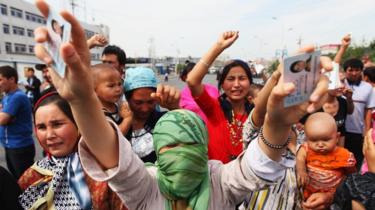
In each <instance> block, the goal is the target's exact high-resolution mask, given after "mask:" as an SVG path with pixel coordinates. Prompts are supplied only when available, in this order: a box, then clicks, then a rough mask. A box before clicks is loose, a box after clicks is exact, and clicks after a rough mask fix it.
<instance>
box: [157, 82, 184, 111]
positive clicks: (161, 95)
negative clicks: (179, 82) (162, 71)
mask: <svg viewBox="0 0 375 210" xmlns="http://www.w3.org/2000/svg"><path fill="white" fill-rule="evenodd" d="M151 97H152V98H153V99H155V100H156V101H157V102H158V103H159V105H160V106H161V107H164V108H167V109H169V110H173V109H178V108H179V107H180V106H179V103H180V91H179V90H177V89H176V88H175V87H172V86H169V85H163V84H159V85H158V86H157V89H156V92H155V93H151Z"/></svg>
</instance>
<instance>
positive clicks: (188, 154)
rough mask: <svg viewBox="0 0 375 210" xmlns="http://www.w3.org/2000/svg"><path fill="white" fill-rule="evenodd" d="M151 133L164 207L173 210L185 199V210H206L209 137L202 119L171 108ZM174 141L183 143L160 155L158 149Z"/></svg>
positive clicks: (172, 143) (208, 183)
mask: <svg viewBox="0 0 375 210" xmlns="http://www.w3.org/2000/svg"><path fill="white" fill-rule="evenodd" d="M153 133H154V134H153V139H154V147H155V152H156V155H157V158H158V159H157V163H156V166H157V167H158V172H157V179H158V183H159V188H160V191H161V192H162V193H163V195H164V196H165V197H166V198H167V200H168V202H167V204H166V209H168V210H172V208H173V207H172V206H173V205H175V204H176V202H178V200H184V201H186V202H187V206H188V209H193V210H207V209H208V204H209V198H210V182H209V175H208V164H207V162H208V156H207V140H208V136H207V129H206V126H205V124H204V123H203V121H202V120H201V119H200V118H199V117H198V116H197V115H196V114H194V113H193V112H190V111H187V110H181V109H180V110H174V111H170V112H168V113H166V114H165V115H164V116H163V117H161V118H160V119H159V121H158V122H157V124H156V126H155V128H154V132H153ZM176 144H182V145H179V146H176V147H174V148H172V149H170V150H167V151H165V152H163V153H162V154H159V150H160V148H162V147H164V146H170V145H176Z"/></svg>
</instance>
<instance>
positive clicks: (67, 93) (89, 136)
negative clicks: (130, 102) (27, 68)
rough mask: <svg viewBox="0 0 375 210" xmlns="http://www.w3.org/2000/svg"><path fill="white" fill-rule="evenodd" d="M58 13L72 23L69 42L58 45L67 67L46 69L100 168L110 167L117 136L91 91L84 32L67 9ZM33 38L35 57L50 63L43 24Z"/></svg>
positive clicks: (114, 158)
mask: <svg viewBox="0 0 375 210" xmlns="http://www.w3.org/2000/svg"><path fill="white" fill-rule="evenodd" d="M36 5H37V7H38V8H39V10H40V11H41V13H42V14H43V15H44V17H48V11H49V8H48V4H47V3H45V2H44V1H42V0H37V1H36ZM60 14H61V16H62V17H63V18H64V19H65V20H66V21H68V22H69V23H70V24H71V25H72V32H71V33H72V36H71V37H72V39H71V42H70V43H63V44H62V45H61V48H60V54H61V56H62V58H63V59H64V61H65V63H66V64H67V69H66V71H65V77H64V78H61V77H60V76H59V75H58V74H57V72H56V71H55V70H53V69H52V68H49V70H48V71H49V73H50V75H51V78H52V81H53V84H54V85H55V87H56V90H57V91H58V93H59V94H60V95H61V97H63V98H65V99H66V100H67V101H68V102H69V104H70V106H71V108H72V111H73V115H74V119H75V120H76V123H77V126H78V129H79V131H80V133H81V135H82V138H83V139H84V141H85V142H86V144H87V146H88V148H89V150H90V151H91V153H92V154H93V155H94V156H95V157H96V159H97V161H98V162H99V163H100V164H101V166H102V167H103V168H113V167H115V166H116V165H117V163H118V145H117V136H116V133H115V130H114V128H112V127H111V125H110V124H109V123H108V122H107V120H106V118H105V116H104V113H103V112H102V111H101V104H100V101H99V99H98V98H97V96H96V94H95V92H94V87H93V85H94V84H93V79H92V76H91V73H90V53H89V48H88V46H87V43H86V36H85V32H84V30H83V28H82V26H81V25H80V23H79V21H78V20H77V19H76V18H75V17H74V16H73V15H71V14H70V13H69V12H67V11H63V12H61V13H60ZM35 40H36V42H37V43H39V44H38V45H37V46H36V48H35V53H36V55H37V57H38V58H39V59H41V60H42V61H44V62H45V63H47V64H48V65H49V66H51V63H52V58H51V57H50V56H49V54H48V53H47V51H46V49H45V48H44V46H43V45H42V44H43V43H44V42H46V41H47V40H48V33H47V29H46V28H45V27H40V28H37V29H36V30H35Z"/></svg>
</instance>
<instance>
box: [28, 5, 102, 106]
mask: <svg viewBox="0 0 375 210" xmlns="http://www.w3.org/2000/svg"><path fill="white" fill-rule="evenodd" d="M36 6H37V7H38V9H39V10H40V12H41V13H42V14H43V16H44V17H46V18H47V17H48V13H49V6H48V4H47V3H46V2H44V1H42V0H37V1H36ZM60 14H61V16H62V17H63V18H64V19H65V20H66V21H68V22H69V23H70V24H71V26H72V33H71V34H72V36H71V42H70V43H63V44H62V45H61V48H60V54H61V56H62V58H63V60H64V62H65V63H66V65H67V69H66V71H65V76H64V78H61V77H60V76H59V75H58V74H57V72H56V71H55V70H54V69H52V68H51V67H50V68H49V69H48V71H49V73H50V75H51V79H52V83H53V84H54V86H55V88H56V90H57V92H58V93H59V94H60V95H61V97H63V98H65V99H66V100H68V101H69V102H74V101H76V100H82V99H84V98H86V97H90V96H92V95H93V94H95V93H94V89H93V82H92V78H91V74H90V52H89V48H88V46H87V43H86V36H85V32H84V30H83V28H82V26H81V25H80V23H79V21H78V20H77V19H76V18H75V17H74V16H73V15H72V14H70V13H69V12H67V11H62V12H61V13H60ZM34 33H35V41H36V42H37V43H38V44H37V45H36V47H35V54H36V56H37V57H38V58H39V59H40V60H42V61H44V62H45V63H46V64H48V66H51V64H52V62H53V60H52V58H51V56H50V55H49V54H48V52H47V50H46V49H45V48H44V46H43V45H42V44H43V43H44V42H46V41H48V40H49V36H48V32H47V28H46V27H39V28H37V29H35V31H34Z"/></svg>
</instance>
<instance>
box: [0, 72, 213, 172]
mask: <svg viewBox="0 0 375 210" xmlns="http://www.w3.org/2000/svg"><path fill="white" fill-rule="evenodd" d="M215 78H216V75H213V74H208V75H207V76H206V77H205V78H204V80H203V82H204V83H211V84H213V85H215V86H216V85H217V82H216V80H215ZM159 80H160V81H161V82H163V80H164V77H163V76H162V75H161V76H159ZM167 84H169V85H173V86H175V87H177V88H178V89H180V90H181V89H182V88H183V87H184V86H185V84H184V83H183V82H182V81H181V80H180V79H179V78H178V76H176V75H175V74H171V75H170V77H169V81H168V82H167ZM34 139H35V147H36V157H35V160H39V159H41V158H42V149H41V147H40V146H39V143H37V140H36V138H34ZM0 165H1V166H3V167H6V162H5V153H4V149H3V147H1V146H0Z"/></svg>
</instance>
